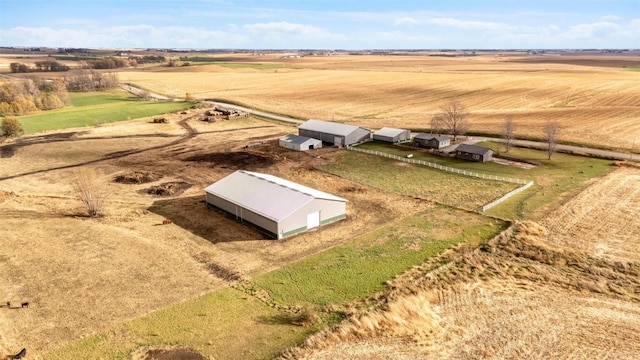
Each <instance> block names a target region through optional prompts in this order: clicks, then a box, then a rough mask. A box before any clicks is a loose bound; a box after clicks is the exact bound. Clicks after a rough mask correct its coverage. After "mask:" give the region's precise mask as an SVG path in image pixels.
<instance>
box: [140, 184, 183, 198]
mask: <svg viewBox="0 0 640 360" xmlns="http://www.w3.org/2000/svg"><path fill="white" fill-rule="evenodd" d="M190 187H191V184H189V183H186V182H183V181H173V182H166V183H162V184H160V185H155V186H152V187H150V188H149V189H147V190H146V192H147V194H150V195H154V196H177V195H180V194H182V193H183V192H184V191H185V190H187V189H188V188H190Z"/></svg>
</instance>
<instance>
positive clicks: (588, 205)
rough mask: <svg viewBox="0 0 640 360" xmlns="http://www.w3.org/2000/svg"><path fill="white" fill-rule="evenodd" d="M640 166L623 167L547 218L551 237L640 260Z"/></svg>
mask: <svg viewBox="0 0 640 360" xmlns="http://www.w3.org/2000/svg"><path fill="white" fill-rule="evenodd" d="M638 219H640V169H639V168H633V167H620V168H619V169H617V170H616V171H614V172H612V173H610V174H609V175H607V176H606V177H605V178H603V179H600V180H598V181H597V182H596V183H594V184H593V185H591V186H590V187H588V188H587V189H585V190H584V191H582V192H581V193H580V194H579V195H578V196H576V197H575V198H573V199H571V200H570V201H569V202H568V203H566V204H564V205H563V206H562V207H561V208H560V209H558V210H557V211H555V212H554V213H553V214H551V215H550V216H548V217H547V218H546V219H545V220H544V222H543V223H544V225H545V226H546V227H547V228H548V229H549V234H550V235H549V241H550V242H551V243H553V244H556V245H559V246H566V247H570V248H574V249H580V250H583V251H586V252H589V253H592V254H598V255H601V256H605V257H609V258H611V259H615V260H619V261H634V262H640V253H639V252H638V249H640V221H638Z"/></svg>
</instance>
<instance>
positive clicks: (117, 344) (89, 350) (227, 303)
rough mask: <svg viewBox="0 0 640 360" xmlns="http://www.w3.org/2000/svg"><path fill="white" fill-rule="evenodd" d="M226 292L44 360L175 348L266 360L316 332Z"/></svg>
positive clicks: (87, 340) (117, 356) (85, 341)
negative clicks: (164, 347)
mask: <svg viewBox="0 0 640 360" xmlns="http://www.w3.org/2000/svg"><path fill="white" fill-rule="evenodd" d="M286 319H287V317H286V314H284V313H282V312H280V311H278V310H275V309H273V308H270V307H269V306H267V305H266V304H264V303H263V302H261V301H259V300H257V299H255V298H253V297H249V296H247V295H245V294H244V293H243V292H241V291H239V290H235V289H232V288H225V289H222V290H219V291H215V292H211V293H209V294H206V295H203V296H200V297H198V298H195V299H191V300H188V301H186V302H184V303H181V304H178V305H175V306H171V307H169V308H166V309H163V310H160V311H157V312H154V313H152V314H149V315H146V316H143V317H140V318H137V319H134V320H132V321H129V322H126V323H124V324H121V325H116V326H114V327H112V328H111V329H108V330H106V331H103V332H101V333H98V334H96V335H93V336H89V337H87V338H85V339H82V340H79V341H76V342H72V343H70V344H68V345H67V346H63V347H61V348H59V349H57V350H54V351H52V352H49V353H47V354H45V356H44V357H43V358H44V359H131V355H132V354H133V353H134V352H136V351H139V350H140V349H146V348H151V347H160V346H174V345H180V346H184V347H189V348H192V349H194V350H196V351H199V352H201V353H202V354H204V355H207V356H209V357H210V358H212V359H268V358H273V357H274V356H275V355H276V354H277V353H279V352H280V351H282V350H283V349H285V348H288V347H291V346H293V345H295V344H297V343H299V342H300V341H302V340H303V339H304V338H305V337H306V336H308V335H309V334H310V333H311V332H314V331H316V330H317V328H315V327H311V328H304V327H299V326H294V325H290V324H288V323H287V321H286Z"/></svg>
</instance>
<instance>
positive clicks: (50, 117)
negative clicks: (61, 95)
mask: <svg viewBox="0 0 640 360" xmlns="http://www.w3.org/2000/svg"><path fill="white" fill-rule="evenodd" d="M69 99H70V101H71V106H66V107H64V108H62V109H57V110H50V111H47V112H42V113H38V114H34V115H24V116H20V117H18V119H20V122H21V123H22V126H23V127H24V130H25V133H27V134H33V133H39V132H43V131H47V130H58V129H66V128H77V127H82V126H93V125H100V124H105V123H110V122H116V121H123V120H130V119H139V118H142V117H148V116H154V115H160V114H165V113H168V112H171V111H176V110H182V109H185V108H189V107H191V104H189V103H179V102H175V103H171V102H160V103H159V102H153V101H140V100H139V99H138V98H136V97H135V96H133V95H131V94H128V93H125V92H121V91H113V92H107V93H70V94H69Z"/></svg>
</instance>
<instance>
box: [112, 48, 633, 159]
mask: <svg viewBox="0 0 640 360" xmlns="http://www.w3.org/2000/svg"><path fill="white" fill-rule="evenodd" d="M245 61H256V62H261V61H265V58H257V57H256V58H251V57H250V56H246V59H245ZM272 61H275V62H281V63H283V64H284V65H285V66H288V68H282V69H278V71H277V72H274V71H273V70H257V69H231V68H222V67H220V66H216V65H206V66H197V67H190V68H188V69H177V70H175V71H172V70H168V69H158V70H157V71H144V72H141V71H127V72H126V75H125V74H123V75H122V76H126V77H127V78H130V79H131V81H132V82H134V83H136V84H139V85H141V86H144V87H146V88H150V89H154V90H156V91H159V92H163V93H169V94H184V93H185V92H191V93H192V94H194V95H195V96H197V97H200V98H217V99H228V100H231V101H234V102H238V103H243V104H246V105H248V106H251V107H255V108H258V109H264V110H269V111H272V112H275V113H281V114H289V115H293V116H296V117H299V118H303V119H304V118H317V119H335V120H336V121H342V122H349V123H354V124H358V125H362V126H365V127H369V128H373V129H377V128H381V127H383V126H395V127H408V128H414V129H420V128H427V127H428V126H429V121H430V119H431V118H432V117H433V116H434V115H435V114H436V113H437V112H438V111H439V108H440V107H441V106H442V105H444V104H446V103H448V102H449V101H451V100H459V101H460V102H461V103H463V104H464V105H466V106H467V107H468V108H469V110H470V111H471V117H470V118H469V123H470V127H471V129H470V130H472V131H482V132H494V133H500V130H501V124H502V123H503V121H504V117H505V116H507V115H511V116H513V117H514V121H515V124H516V134H517V135H519V136H532V137H541V136H542V134H543V132H542V129H543V125H544V124H545V123H546V122H547V121H548V120H557V121H559V123H560V124H561V126H562V132H561V134H560V138H561V139H562V140H567V141H574V142H583V143H584V142H586V143H590V144H594V145H603V144H606V145H607V146H612V147H619V148H623V149H629V148H630V147H631V146H632V144H633V140H634V138H638V137H640V122H638V121H637V119H638V118H639V117H640V95H639V94H640V85H639V84H640V81H638V80H639V79H640V73H638V72H632V71H629V70H627V69H626V68H624V67H623V66H629V67H631V66H636V67H640V60H639V59H638V57H637V55H633V54H630V55H628V56H616V57H608V56H603V55H597V54H592V55H585V56H582V57H579V58H576V57H564V56H561V57H558V58H557V59H555V58H554V59H552V60H550V59H549V58H548V57H542V56H526V55H518V56H514V55H509V56H496V55H495V54H491V55H480V56H475V57H472V58H464V57H459V58H451V57H450V58H442V57H432V56H394V57H385V56H346V55H343V56H332V57H330V58H313V57H305V58H302V59H296V61H295V62H286V61H283V60H278V59H272ZM551 61H552V62H551ZM634 64H635V65H634ZM594 79H597V81H594Z"/></svg>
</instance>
